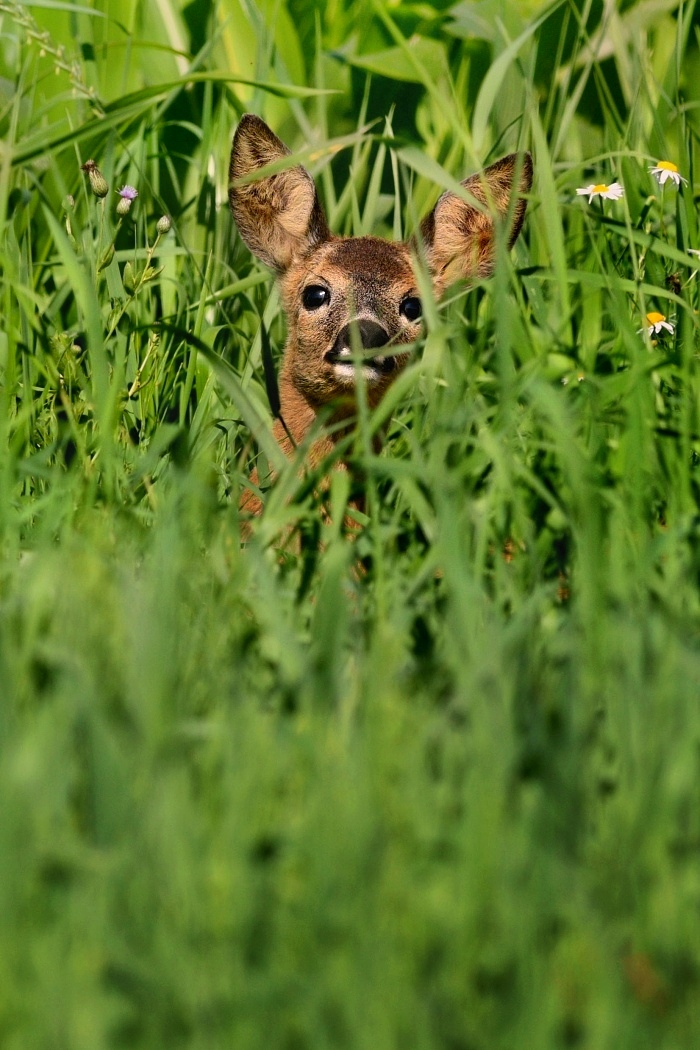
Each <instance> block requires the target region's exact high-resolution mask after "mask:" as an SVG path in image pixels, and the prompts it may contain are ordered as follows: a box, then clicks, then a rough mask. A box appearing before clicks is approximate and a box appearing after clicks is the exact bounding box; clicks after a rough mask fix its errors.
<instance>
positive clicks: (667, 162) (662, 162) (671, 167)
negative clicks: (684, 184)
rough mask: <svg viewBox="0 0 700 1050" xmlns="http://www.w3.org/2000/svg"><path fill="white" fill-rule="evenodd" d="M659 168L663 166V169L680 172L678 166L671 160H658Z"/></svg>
mask: <svg viewBox="0 0 700 1050" xmlns="http://www.w3.org/2000/svg"><path fill="white" fill-rule="evenodd" d="M656 167H657V168H661V169H662V171H672V172H674V173H675V174H676V175H677V174H678V168H677V167H676V165H675V164H674V163H673V161H671V160H660V161H658V162H657V165H656Z"/></svg>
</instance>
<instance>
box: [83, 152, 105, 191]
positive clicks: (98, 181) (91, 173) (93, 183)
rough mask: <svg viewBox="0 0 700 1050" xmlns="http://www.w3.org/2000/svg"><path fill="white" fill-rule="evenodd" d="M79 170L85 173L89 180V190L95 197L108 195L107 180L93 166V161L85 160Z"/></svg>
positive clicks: (94, 165)
mask: <svg viewBox="0 0 700 1050" xmlns="http://www.w3.org/2000/svg"><path fill="white" fill-rule="evenodd" d="M81 170H82V171H84V172H85V174H86V175H87V177H88V178H89V180H90V188H91V189H92V192H93V193H94V194H95V196H96V197H106V196H107V194H108V193H109V186H108V185H107V180H106V178H105V177H104V175H103V174H102V172H101V171H100V169H99V168H98V167H97V165H96V164H95V162H94V160H86V161H85V163H84V164H83V165H82V167H81Z"/></svg>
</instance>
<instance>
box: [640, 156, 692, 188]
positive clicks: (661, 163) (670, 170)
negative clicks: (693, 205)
mask: <svg viewBox="0 0 700 1050" xmlns="http://www.w3.org/2000/svg"><path fill="white" fill-rule="evenodd" d="M649 171H650V172H651V173H652V175H653V176H654V178H655V179H656V181H657V182H658V184H659V186H663V184H664V183H665V182H667V181H668V180H669V179H671V181H672V182H675V184H676V186H680V184H681V183H682V182H684V183H685V184H686V186H687V184H688V180H687V179H684V178H683V176H682V175H681V173H680V171H679V170H678V168H677V167H676V165H675V164H674V163H673V162H672V161H670V160H657V162H656V167H655V168H649Z"/></svg>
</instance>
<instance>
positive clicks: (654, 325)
mask: <svg viewBox="0 0 700 1050" xmlns="http://www.w3.org/2000/svg"><path fill="white" fill-rule="evenodd" d="M664 330H665V331H667V332H670V333H671V335H673V325H672V324H671V322H670V321H667V320H666V318H665V316H664V315H663V314H660V313H657V312H656V310H652V311H651V313H648V314H647V323H646V324H645V325H644V327H643V328H640V329H639V331H640V332H648V333H649V335H659V334H660V333H661V332H662V331H664Z"/></svg>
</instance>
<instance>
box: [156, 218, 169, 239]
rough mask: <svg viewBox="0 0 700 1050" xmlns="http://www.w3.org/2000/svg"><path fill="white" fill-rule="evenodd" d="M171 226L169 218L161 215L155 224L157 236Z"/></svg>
mask: <svg viewBox="0 0 700 1050" xmlns="http://www.w3.org/2000/svg"><path fill="white" fill-rule="evenodd" d="M171 226H172V222H171V221H170V216H169V215H161V217H160V219H158V222H157V223H156V230H157V231H158V233H159V234H164V233H167V232H168V230H169V229H170V227H171Z"/></svg>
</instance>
